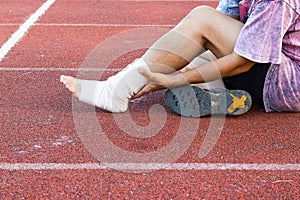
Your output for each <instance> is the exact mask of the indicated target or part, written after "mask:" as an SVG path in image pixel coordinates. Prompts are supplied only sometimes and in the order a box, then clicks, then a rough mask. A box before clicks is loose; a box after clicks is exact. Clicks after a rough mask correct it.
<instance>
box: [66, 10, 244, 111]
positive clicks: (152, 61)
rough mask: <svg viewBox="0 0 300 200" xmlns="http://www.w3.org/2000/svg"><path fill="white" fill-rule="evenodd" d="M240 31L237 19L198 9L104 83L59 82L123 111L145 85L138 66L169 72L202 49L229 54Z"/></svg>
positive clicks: (94, 101) (90, 99)
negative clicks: (140, 56) (139, 57)
mask: <svg viewBox="0 0 300 200" xmlns="http://www.w3.org/2000/svg"><path fill="white" fill-rule="evenodd" d="M210 19H214V21H211V20H210ZM224 28H225V29H224ZM241 28H242V23H240V22H238V21H237V20H234V19H232V18H229V17H227V16H225V15H223V14H221V13H220V12H218V11H216V10H214V9H213V8H209V7H206V6H201V7H198V8H195V9H193V10H192V11H191V13H190V14H189V15H188V16H187V17H185V18H184V19H183V20H182V21H181V22H180V23H179V24H178V25H177V26H176V27H175V28H174V29H172V30H171V31H169V32H168V33H166V34H165V35H164V36H163V37H162V38H160V39H159V40H158V41H157V42H156V43H154V44H153V46H152V47H150V48H149V50H148V51H147V52H146V53H145V54H144V56H142V58H141V59H139V60H138V61H137V62H135V63H133V64H132V65H131V66H130V67H127V68H126V69H125V70H124V71H122V72H121V73H118V74H117V75H115V76H112V77H110V78H109V79H108V80H107V81H101V82H100V81H86V80H76V79H74V78H73V77H67V76H61V82H62V83H64V84H65V86H66V87H67V88H68V89H69V90H70V91H71V92H72V93H73V94H74V95H75V96H77V97H79V100H82V101H84V102H86V103H90V104H92V105H95V106H98V107H100V108H103V109H105V110H108V111H112V112H123V111H125V110H126V109H127V106H128V100H129V99H130V98H131V97H132V96H133V95H134V93H136V92H137V91H138V90H139V89H141V88H142V87H143V86H144V85H145V84H146V83H147V80H146V79H145V78H144V77H143V76H142V75H140V74H139V73H138V71H137V68H138V67H141V66H143V67H149V68H150V70H151V71H153V72H160V73H172V72H174V71H175V70H180V69H181V68H183V67H184V66H186V65H187V64H188V63H189V62H190V61H191V60H192V59H194V58H195V57H196V56H198V55H199V54H201V53H203V52H204V51H205V49H209V50H211V51H212V52H213V54H214V55H216V56H217V57H221V56H224V55H227V54H229V53H231V52H232V51H233V47H234V43H235V40H236V38H237V36H238V34H239V31H240V29H241Z"/></svg>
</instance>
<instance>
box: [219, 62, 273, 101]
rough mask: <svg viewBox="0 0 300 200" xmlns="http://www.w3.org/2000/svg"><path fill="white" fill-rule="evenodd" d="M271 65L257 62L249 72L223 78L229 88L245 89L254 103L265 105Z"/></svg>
mask: <svg viewBox="0 0 300 200" xmlns="http://www.w3.org/2000/svg"><path fill="white" fill-rule="evenodd" d="M269 67H270V64H266V63H256V64H255V65H253V67H251V68H250V70H249V71H247V72H244V73H242V74H238V75H235V76H231V77H226V78H223V81H224V85H225V87H226V88H227V89H229V90H245V91H246V92H248V93H249V94H250V95H251V97H252V101H253V103H256V104H259V105H262V106H263V105H264V103H263V88H264V83H265V78H266V75H267V72H268V69H269Z"/></svg>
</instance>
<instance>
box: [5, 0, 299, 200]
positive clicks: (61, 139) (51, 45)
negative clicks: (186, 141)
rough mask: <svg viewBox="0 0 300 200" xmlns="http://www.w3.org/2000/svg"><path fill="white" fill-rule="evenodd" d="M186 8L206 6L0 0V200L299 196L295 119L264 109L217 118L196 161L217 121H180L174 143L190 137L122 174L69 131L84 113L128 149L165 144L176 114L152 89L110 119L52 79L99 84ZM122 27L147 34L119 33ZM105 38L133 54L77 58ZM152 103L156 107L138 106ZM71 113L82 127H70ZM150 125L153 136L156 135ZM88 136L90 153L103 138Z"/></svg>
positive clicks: (175, 123) (112, 51)
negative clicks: (168, 160) (172, 156)
mask: <svg viewBox="0 0 300 200" xmlns="http://www.w3.org/2000/svg"><path fill="white" fill-rule="evenodd" d="M198 5H209V6H212V7H215V6H216V5H217V2H216V1H214V0H205V1H180V0H178V1H170V0H165V1H156V0H153V1H144V0H136V1H127V0H121V1H112V0H111V1H88V0H86V1H63V0H56V1H55V0H47V1H46V0H44V1H41V0H35V1H17V0H14V1H2V2H0V27H1V34H0V44H1V45H0V46H1V50H0V74H1V78H0V82H1V88H2V89H1V90H0V104H1V107H0V109H1V119H0V127H1V136H0V146H1V148H0V175H1V176H0V191H1V193H0V199H299V198H300V191H299V188H300V182H299V180H300V176H299V175H300V172H299V170H300V160H299V155H300V148H299V147H300V143H299V141H300V126H299V123H300V120H299V119H300V114H298V113H268V114H267V113H264V112H262V111H261V109H260V108H259V107H255V106H254V107H253V108H252V109H251V111H250V112H249V113H248V114H247V115H243V116H239V117H227V118H226V119H224V121H222V120H221V121H220V123H221V125H222V127H221V128H220V126H219V125H220V123H218V124H216V125H215V126H216V127H213V128H216V130H217V129H218V130H220V131H221V132H220V135H217V136H218V140H217V141H216V144H215V145H214V146H213V149H212V150H211V151H210V152H208V154H207V155H206V156H202V157H199V149H200V147H201V145H202V144H203V141H204V138H206V136H207V134H206V133H207V132H208V131H207V130H208V129H209V127H211V122H214V121H215V120H218V119H214V118H210V117H206V118H201V119H188V121H187V122H188V123H190V124H192V125H197V129H196V131H195V130H194V129H193V127H189V126H188V127H187V129H186V131H187V135H186V137H185V138H188V136H189V134H188V133H191V132H193V131H195V138H194V139H193V140H192V142H191V144H190V145H188V147H187V149H186V151H185V152H183V153H182V154H180V155H178V159H176V161H175V162H173V163H172V164H168V165H160V164H159V163H151V162H150V163H149V161H148V162H147V157H146V156H145V162H143V163H138V164H136V163H126V161H122V162H125V165H122V164H124V163H121V162H120V163H115V164H116V165H117V166H118V167H120V166H121V167H122V169H116V168H114V167H113V166H110V165H108V164H105V163H102V162H98V160H97V155H98V154H99V153H98V154H97V155H96V156H95V155H94V154H93V152H91V151H90V149H89V148H87V146H86V144H85V143H84V142H83V141H84V139H83V138H82V135H81V137H80V133H79V132H80V131H79V129H78V124H79V126H80V127H83V130H92V127H91V126H89V123H88V122H89V121H88V120H87V119H89V116H92V115H93V113H94V114H95V115H96V118H97V119H98V120H99V123H98V124H97V125H98V126H101V127H102V130H103V132H105V134H106V136H107V138H109V140H110V141H111V142H112V143H113V144H115V145H116V146H118V147H120V148H121V149H124V150H126V151H128V152H139V153H141V152H155V151H158V150H159V149H162V148H163V147H164V146H166V145H168V144H169V143H172V142H174V141H173V139H174V138H176V134H177V132H178V130H179V128H180V127H179V125H180V123H182V120H185V119H182V118H180V117H179V116H177V115H175V114H174V113H172V112H171V111H170V110H168V109H167V108H166V106H165V104H164V102H163V92H156V93H152V94H149V95H147V96H145V97H143V98H141V99H139V100H135V102H132V103H131V104H130V113H125V114H124V115H121V116H125V117H123V118H122V117H121V119H119V120H120V121H119V124H117V123H116V122H115V119H116V118H115V119H114V118H113V115H112V114H110V113H107V112H103V111H101V110H99V109H96V112H94V111H95V110H94V108H91V107H90V106H87V105H84V104H80V103H79V102H77V101H76V100H74V99H72V98H71V97H70V95H69V94H67V93H66V92H65V89H64V88H63V87H62V85H60V84H59V75H60V74H62V73H64V74H69V75H75V76H76V75H78V74H79V75H81V76H88V77H94V76H95V77H98V74H102V75H103V76H102V77H100V78H103V79H104V78H107V77H108V76H109V75H112V74H114V73H116V72H117V71H119V70H120V69H121V68H122V67H124V66H125V65H126V64H127V63H129V62H131V61H133V60H134V59H135V58H136V57H138V56H140V55H141V54H142V53H143V51H144V47H148V46H149V44H148V43H147V42H146V41H149V40H150V41H151V40H154V39H155V38H157V37H158V36H159V34H162V33H163V32H164V31H166V30H168V29H170V28H171V27H173V26H174V25H175V24H176V23H178V22H179V21H180V20H181V19H182V17H183V16H185V15H186V14H187V13H188V12H189V11H190V10H191V9H192V8H194V7H195V6H198ZM212 20H213V19H212ZM134 30H147V32H145V33H144V34H140V32H138V33H139V35H138V37H137V35H133V37H127V36H128V35H129V36H132V34H128V33H131V32H130V31H134ZM149 30H150V31H149ZM153 30H154V31H153ZM151 31H152V32H151ZM152 33H154V34H152ZM120 34H121V35H123V34H125V36H126V40H125V43H124V44H123V43H122V44H121V43H119V41H118V37H117V38H115V37H116V36H120ZM126 34H127V35H126ZM142 36H144V37H145V38H140V37H142ZM111 38H113V39H111ZM107 41H109V42H111V43H113V44H118V45H119V46H120V49H126V48H125V46H126V47H127V46H130V45H132V44H133V47H139V48H132V49H131V51H128V50H127V51H126V52H123V51H121V50H120V52H118V49H117V50H116V49H113V48H112V46H109V45H108V46H105V48H107V52H106V53H107V54H105V52H103V51H101V52H102V53H104V54H101V55H100V58H104V60H105V58H107V59H108V61H105V62H104V61H103V62H104V63H106V62H109V58H110V56H111V55H114V54H116V55H115V56H112V57H114V58H115V59H116V60H113V61H114V62H113V63H111V64H110V65H109V66H107V65H104V64H103V63H101V62H102V61H101V62H100V63H99V62H97V64H98V65H97V66H95V65H93V64H95V62H96V61H94V60H92V61H89V62H86V60H89V59H88V58H89V56H88V55H91V54H90V53H91V52H93V50H94V49H95V47H97V45H98V44H111V43H105V42H107ZM100 47H103V45H102V46H100ZM105 48H104V49H105ZM109 50H110V51H109ZM96 53H97V52H96ZM119 54H121V55H119ZM94 57H95V55H94ZM101 64H103V65H101ZM80 67H81V74H80V73H78V72H79V71H80V70H79V68H80ZM157 104H159V105H160V107H152V109H150V107H151V106H152V105H157ZM149 109H150V111H151V112H154V113H155V115H151V114H150V116H152V117H153V116H154V117H153V118H150V117H149V114H148V113H149ZM151 112H150V113H151ZM82 116H83V117H84V118H82V121H83V122H87V123H81V122H82V121H80V122H78V117H79V118H80V117H82ZM115 117H120V115H117V116H115ZM130 117H131V118H130ZM131 121H134V123H135V125H134V126H133V127H134V128H135V129H138V130H140V129H141V130H144V134H146V135H147V134H148V133H150V132H154V135H152V136H151V137H149V138H140V137H132V136H131V135H130V133H131V132H130V131H133V129H127V130H125V131H124V130H122V129H121V128H120V126H121V125H123V126H124V125H125V129H126V128H128V127H129V128H130V124H132V123H131ZM161 121H163V124H161ZM217 122H218V121H217ZM156 123H157V124H156ZM159 125H163V127H162V129H161V130H156V127H158V126H159ZM84 126H87V127H84ZM136 127H138V128H136ZM140 127H146V129H143V128H140ZM147 127H148V129H147ZM149 127H150V128H149ZM123 128H124V127H123ZM145 130H146V131H145ZM91 134H92V133H88V134H87V135H88V136H91ZM89 141H90V142H91V144H94V143H95V145H96V146H97V144H101V145H102V143H101V142H103V141H102V140H101V141H100V140H97V138H96V139H94V138H92V139H91V140H89ZM101 145H99V146H100V147H102V146H101ZM211 145H213V144H211ZM93 147H94V146H93V145H92V147H91V148H92V150H93ZM94 150H95V151H96V150H97V149H94ZM114 156H115V158H117V160H118V159H122V158H121V157H120V156H119V155H114ZM118 156H119V157H118ZM112 157H113V156H112ZM128 167H129V168H131V169H132V168H134V172H132V171H128V170H126V169H127V168H128ZM157 168H160V169H159V170H157ZM124 169H125V171H124ZM147 170H149V171H147Z"/></svg>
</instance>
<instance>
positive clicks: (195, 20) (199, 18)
mask: <svg viewBox="0 0 300 200" xmlns="http://www.w3.org/2000/svg"><path fill="white" fill-rule="evenodd" d="M214 11H216V10H215V9H214V8H212V7H209V6H198V7H195V8H194V9H192V10H191V11H190V13H189V14H188V15H187V16H186V17H185V18H184V19H183V20H182V21H181V23H180V24H179V27H182V28H183V29H185V28H192V29H194V30H195V29H200V30H203V28H207V27H206V26H208V25H209V23H210V22H211V19H213V18H212V17H213V12H214Z"/></svg>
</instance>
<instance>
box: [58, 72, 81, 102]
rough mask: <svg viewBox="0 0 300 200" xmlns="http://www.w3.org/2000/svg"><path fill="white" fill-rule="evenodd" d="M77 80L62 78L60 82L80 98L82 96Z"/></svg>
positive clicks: (69, 77)
mask: <svg viewBox="0 0 300 200" xmlns="http://www.w3.org/2000/svg"><path fill="white" fill-rule="evenodd" d="M76 80H77V79H76V78H74V77H72V76H65V75H61V76H60V82H61V83H62V84H64V85H65V87H66V88H67V89H68V90H69V91H70V92H71V93H72V94H73V95H74V96H75V97H77V98H78V97H79V94H80V86H79V85H78V84H76Z"/></svg>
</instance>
